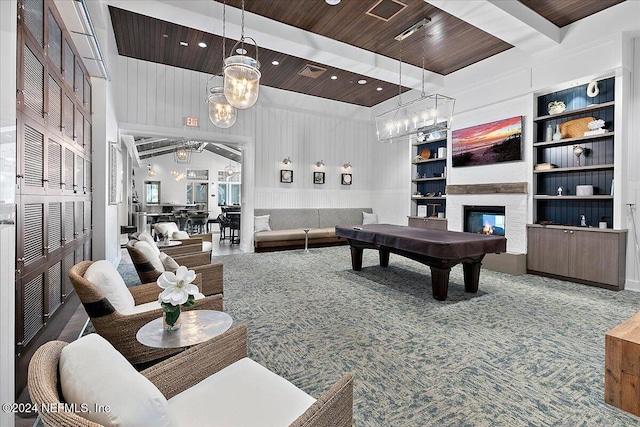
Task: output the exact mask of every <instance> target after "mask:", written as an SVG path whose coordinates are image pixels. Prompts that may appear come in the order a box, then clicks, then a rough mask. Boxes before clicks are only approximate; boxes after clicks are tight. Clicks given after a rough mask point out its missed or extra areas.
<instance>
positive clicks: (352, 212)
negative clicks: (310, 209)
mask: <svg viewBox="0 0 640 427" xmlns="http://www.w3.org/2000/svg"><path fill="white" fill-rule="evenodd" d="M363 212H366V213H372V212H373V209H371V208H336V209H332V208H321V209H318V216H319V218H320V227H321V228H328V227H335V226H336V225H360V224H362V213H363Z"/></svg>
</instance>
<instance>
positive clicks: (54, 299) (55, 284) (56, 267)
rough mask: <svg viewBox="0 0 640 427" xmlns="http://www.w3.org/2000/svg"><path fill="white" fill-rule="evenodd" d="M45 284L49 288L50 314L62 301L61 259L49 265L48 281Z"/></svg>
mask: <svg viewBox="0 0 640 427" xmlns="http://www.w3.org/2000/svg"><path fill="white" fill-rule="evenodd" d="M47 285H48V288H49V289H48V291H49V292H48V294H49V295H48V297H49V299H48V303H49V310H48V315H49V316H51V314H52V313H53V312H54V311H56V310H57V309H58V307H60V303H61V302H62V261H60V262H57V263H55V264H53V265H52V266H51V267H49V282H48V283H47Z"/></svg>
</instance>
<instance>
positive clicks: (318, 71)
mask: <svg viewBox="0 0 640 427" xmlns="http://www.w3.org/2000/svg"><path fill="white" fill-rule="evenodd" d="M325 71H327V69H326V68H322V67H318V66H317V65H311V64H307V65H305V66H304V67H302V70H300V71H298V74H299V75H301V76H304V77H311V78H312V79H316V78H318V77H320V76H321V75H322V73H324V72H325Z"/></svg>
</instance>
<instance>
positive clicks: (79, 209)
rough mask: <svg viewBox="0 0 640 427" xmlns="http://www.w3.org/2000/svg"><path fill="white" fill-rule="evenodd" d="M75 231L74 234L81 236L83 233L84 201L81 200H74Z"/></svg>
mask: <svg viewBox="0 0 640 427" xmlns="http://www.w3.org/2000/svg"><path fill="white" fill-rule="evenodd" d="M74 222H75V224H74V226H75V232H74V233H73V234H74V236H76V238H77V236H82V235H83V234H84V202H83V201H82V200H80V201H77V202H75V221H74Z"/></svg>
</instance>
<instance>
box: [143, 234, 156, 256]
mask: <svg viewBox="0 0 640 427" xmlns="http://www.w3.org/2000/svg"><path fill="white" fill-rule="evenodd" d="M138 240H140V241H141V242H147V243H148V244H149V246H150V247H151V248H152V249H153V252H155V253H156V255H159V254H160V249H158V245H157V244H156V241H155V240H153V237H151V234H149V233H140V234H138Z"/></svg>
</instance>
